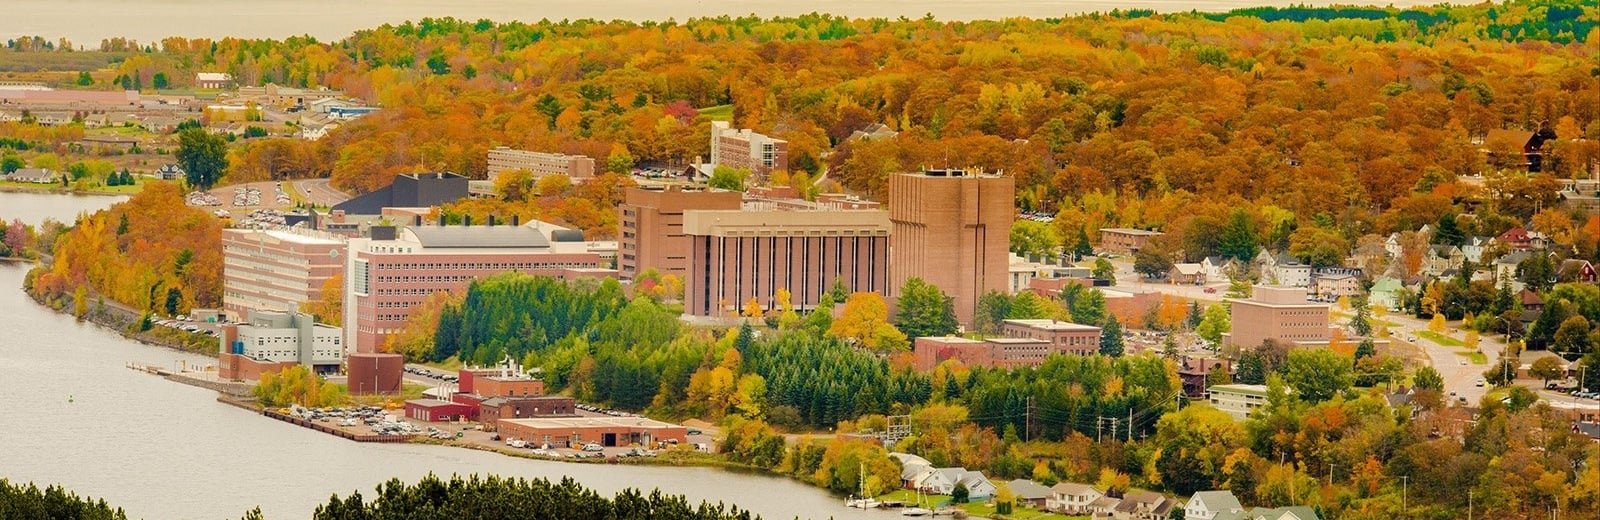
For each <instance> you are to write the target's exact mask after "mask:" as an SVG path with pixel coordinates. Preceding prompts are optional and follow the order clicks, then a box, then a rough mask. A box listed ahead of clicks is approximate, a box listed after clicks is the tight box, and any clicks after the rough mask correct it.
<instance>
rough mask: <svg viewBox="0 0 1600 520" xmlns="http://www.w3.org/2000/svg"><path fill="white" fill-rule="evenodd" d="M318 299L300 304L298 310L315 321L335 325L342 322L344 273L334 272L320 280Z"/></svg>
mask: <svg viewBox="0 0 1600 520" xmlns="http://www.w3.org/2000/svg"><path fill="white" fill-rule="evenodd" d="M319 294H320V295H321V298H320V299H317V300H312V301H308V302H305V303H302V304H300V312H304V313H306V314H310V315H312V316H314V317H316V319H317V323H325V324H328V325H332V326H335V327H338V326H340V324H342V323H344V275H343V274H335V275H333V276H332V277H330V278H328V279H327V281H324V282H322V287H321V289H319Z"/></svg>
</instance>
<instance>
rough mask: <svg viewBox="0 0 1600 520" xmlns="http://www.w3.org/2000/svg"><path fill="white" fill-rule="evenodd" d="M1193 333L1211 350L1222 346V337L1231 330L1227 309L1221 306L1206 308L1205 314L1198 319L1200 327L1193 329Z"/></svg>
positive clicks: (1214, 305) (1231, 325)
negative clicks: (1203, 340) (1208, 345)
mask: <svg viewBox="0 0 1600 520" xmlns="http://www.w3.org/2000/svg"><path fill="white" fill-rule="evenodd" d="M1194 330H1195V333H1197V334H1199V335H1200V337H1201V338H1203V339H1205V340H1206V341H1207V342H1210V343H1211V346H1212V347H1213V348H1215V347H1220V346H1221V345H1222V335H1223V334H1224V333H1226V332H1228V331H1231V330H1233V324H1232V319H1231V318H1230V317H1229V314H1228V308H1227V307H1225V306H1223V305H1221V304H1213V305H1208V306H1206V312H1205V315H1204V317H1203V318H1201V319H1200V325H1198V326H1196V327H1195V329H1194Z"/></svg>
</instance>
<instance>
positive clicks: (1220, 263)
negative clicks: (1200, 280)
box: [1200, 256, 1239, 282]
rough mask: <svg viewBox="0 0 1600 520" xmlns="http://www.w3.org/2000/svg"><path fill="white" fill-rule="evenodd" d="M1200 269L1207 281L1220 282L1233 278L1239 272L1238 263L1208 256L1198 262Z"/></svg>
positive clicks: (1225, 258) (1226, 258)
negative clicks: (1202, 270) (1203, 271)
mask: <svg viewBox="0 0 1600 520" xmlns="http://www.w3.org/2000/svg"><path fill="white" fill-rule="evenodd" d="M1200 267H1201V268H1202V269H1204V270H1205V274H1206V280H1207V281H1214V282H1220V281H1222V280H1231V279H1233V278H1234V277H1235V275H1236V274H1237V273H1238V272H1239V261H1238V260H1234V259H1232V258H1229V257H1225V256H1208V257H1205V258H1204V259H1202V260H1200Z"/></svg>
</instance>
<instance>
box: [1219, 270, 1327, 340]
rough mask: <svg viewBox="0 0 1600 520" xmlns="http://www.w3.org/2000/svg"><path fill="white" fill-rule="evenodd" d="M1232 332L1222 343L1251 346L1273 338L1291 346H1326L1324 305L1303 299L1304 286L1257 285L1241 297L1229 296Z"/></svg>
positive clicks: (1325, 310)
mask: <svg viewBox="0 0 1600 520" xmlns="http://www.w3.org/2000/svg"><path fill="white" fill-rule="evenodd" d="M1228 304H1229V308H1230V309H1231V312H1232V314H1233V331H1232V332H1231V333H1228V334H1225V335H1224V336H1223V339H1222V342H1223V344H1227V345H1234V346H1237V347H1242V348H1254V347H1255V346H1257V345H1260V344H1261V342H1262V341H1265V340H1268V339H1273V340H1277V341H1284V342H1288V343H1291V344H1295V345H1304V346H1311V345H1326V344H1327V343H1328V338H1329V337H1330V334H1329V332H1328V330H1329V329H1328V305H1327V304H1323V303H1316V302H1308V301H1306V289H1305V288H1304V287H1276V286H1269V285H1258V286H1256V287H1255V290H1254V291H1253V294H1252V295H1251V297H1249V298H1245V299H1229V300H1228Z"/></svg>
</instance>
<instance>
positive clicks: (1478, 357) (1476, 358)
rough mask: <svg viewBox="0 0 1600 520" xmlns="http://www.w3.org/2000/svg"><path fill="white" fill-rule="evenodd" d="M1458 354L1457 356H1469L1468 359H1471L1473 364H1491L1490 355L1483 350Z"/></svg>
mask: <svg viewBox="0 0 1600 520" xmlns="http://www.w3.org/2000/svg"><path fill="white" fill-rule="evenodd" d="M1456 355H1457V356H1462V357H1465V358H1467V359H1468V360H1471V361H1472V364H1474V365H1487V364H1489V356H1485V355H1483V353H1482V352H1457V353H1456Z"/></svg>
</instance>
